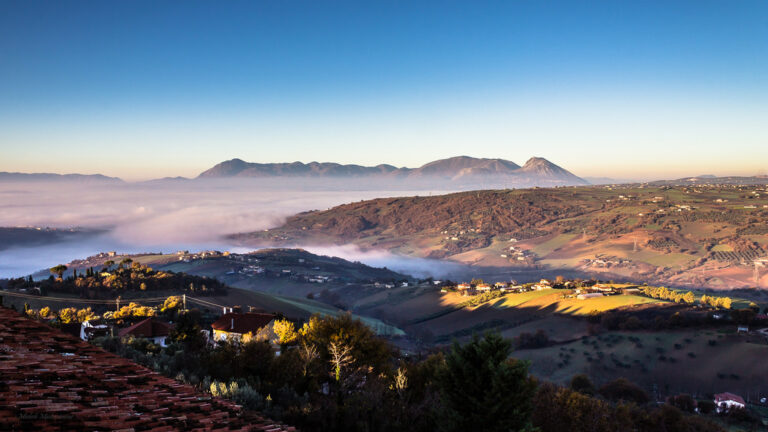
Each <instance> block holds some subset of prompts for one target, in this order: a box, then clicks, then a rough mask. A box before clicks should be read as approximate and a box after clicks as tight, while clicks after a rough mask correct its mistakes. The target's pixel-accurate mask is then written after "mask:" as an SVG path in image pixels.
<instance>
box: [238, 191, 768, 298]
mask: <svg viewBox="0 0 768 432" xmlns="http://www.w3.org/2000/svg"><path fill="white" fill-rule="evenodd" d="M767 227H768V194H766V187H765V186H764V185H729V184H723V185H706V184H697V185H696V186H666V185H663V186H657V187H653V186H649V185H647V184H635V185H624V186H609V187H605V186H604V187H572V188H540V189H515V190H482V191H472V192H460V193H453V194H448V195H436V196H427V197H425V196H421V197H419V196H416V197H401V198H381V199H375V200H369V201H361V202H354V203H350V204H344V205H341V206H337V207H334V208H331V209H329V210H324V211H313V212H305V213H300V214H297V215H295V216H293V217H291V218H288V220H287V221H286V222H285V224H284V225H283V226H282V227H279V228H276V229H271V230H269V231H266V232H254V233H248V234H240V235H236V236H233V237H232V238H234V239H236V240H238V241H240V242H241V243H242V244H244V245H247V246H249V247H254V246H256V245H328V244H336V245H338V244H353V245H355V246H357V247H359V248H361V249H363V250H373V249H385V250H388V251H390V252H392V253H396V254H402V255H411V256H416V257H421V258H425V257H426V258H438V259H450V260H453V261H458V262H461V263H464V264H470V265H473V266H484V267H494V268H498V269H500V271H502V270H501V269H506V271H513V272H514V271H521V270H524V269H528V270H530V269H540V270H552V271H561V270H560V269H562V271H565V272H567V271H581V272H586V273H590V274H602V275H604V276H605V274H606V273H607V274H609V276H607V277H608V278H616V280H619V279H620V278H626V280H634V281H639V280H643V281H648V282H654V283H660V284H663V285H672V286H686V287H688V286H698V287H707V288H716V289H723V288H747V287H761V288H768V271H765V270H764V269H765V265H766V264H768V228H767ZM755 268H757V270H755ZM603 278H605V277H603Z"/></svg>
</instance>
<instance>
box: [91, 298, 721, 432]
mask: <svg viewBox="0 0 768 432" xmlns="http://www.w3.org/2000/svg"><path fill="white" fill-rule="evenodd" d="M203 327H204V326H203V324H202V321H201V319H200V314H199V312H197V311H194V310H193V311H189V312H187V313H182V314H179V315H178V317H177V319H176V325H175V327H174V329H173V331H172V334H171V337H170V339H171V343H170V344H169V345H168V346H167V347H165V348H161V347H159V346H157V345H154V344H152V343H151V342H149V341H146V340H141V339H131V338H129V339H123V340H121V339H117V338H113V337H105V338H101V339H99V340H98V341H97V343H98V344H99V345H101V346H102V347H104V348H106V349H108V350H110V351H112V352H115V353H117V354H120V355H122V356H125V357H128V358H130V359H132V360H134V361H137V362H139V363H142V364H144V365H147V366H149V367H151V368H153V369H155V370H157V371H158V372H161V373H163V374H165V375H167V376H170V377H175V378H176V379H178V380H180V381H183V382H186V383H188V384H191V385H193V386H196V387H198V388H199V389H201V390H204V391H207V392H209V393H211V394H213V395H215V396H222V397H228V398H231V399H233V400H235V401H236V402H237V403H238V404H241V405H243V406H244V407H246V408H250V409H258V410H261V411H263V412H264V413H265V414H267V415H268V416H270V417H272V418H274V419H275V420H279V421H283V422H286V423H288V424H292V425H295V426H297V427H298V428H299V429H301V430H310V431H337V430H350V431H389V430H403V431H434V430H442V431H459V430H461V431H465V430H483V431H533V430H539V431H541V432H550V431H552V432H555V431H558V432H560V431H563V430H569V431H602V430H604V431H609V430H611V431H613V430H635V431H656V430H666V431H689V430H701V431H720V430H722V429H720V428H719V427H718V426H717V425H715V424H714V423H712V422H710V421H708V420H706V419H703V418H700V417H696V416H693V415H690V414H687V413H684V412H683V411H681V410H679V409H678V408H675V407H673V406H667V405H665V406H663V407H661V408H659V407H656V405H655V404H653V403H649V400H650V398H648V396H647V394H645V392H644V391H643V390H642V389H639V388H637V386H634V385H632V384H631V383H626V382H619V383H613V384H612V385H610V386H607V387H606V386H604V387H601V388H600V389H599V391H588V390H585V388H587V387H590V386H591V385H590V386H583V385H582V386H581V387H579V386H576V387H578V389H577V390H575V389H570V388H561V387H558V386H555V385H552V384H548V383H544V382H540V381H538V380H536V379H534V378H533V377H532V376H531V375H530V374H529V371H528V370H529V363H527V362H524V361H519V360H516V359H514V358H513V357H512V356H513V343H512V341H510V340H507V339H504V338H502V337H501V336H500V335H498V334H495V333H489V334H486V335H485V336H484V337H479V336H475V337H474V338H473V339H472V340H470V341H469V342H468V343H465V344H459V343H454V344H453V345H452V346H451V347H450V348H448V349H442V350H436V351H434V352H433V353H431V354H429V355H418V356H407V355H404V354H403V353H401V352H399V351H398V350H397V349H396V348H395V347H393V346H391V345H390V344H389V343H388V342H387V341H385V340H384V339H381V338H379V337H378V336H376V335H375V334H374V333H373V331H372V330H371V329H370V328H369V327H367V326H366V325H364V324H363V323H361V322H360V321H359V320H356V319H353V318H352V317H351V316H350V315H348V314H346V315H340V316H326V317H318V316H315V317H312V318H311V319H310V320H309V321H308V322H306V323H304V324H303V325H301V326H297V325H296V324H294V323H293V322H291V321H287V320H277V321H276V323H275V325H274V327H273V330H274V333H275V334H276V335H277V336H276V337H275V339H274V340H267V339H266V336H264V337H262V338H253V339H252V340H251V341H249V342H248V343H245V344H240V343H238V342H236V341H223V342H217V343H215V344H214V345H210V342H208V341H207V340H206V338H205V337H204V336H203V334H202V333H201V330H202V329H203ZM276 350H279V352H280V354H279V355H277V352H276Z"/></svg>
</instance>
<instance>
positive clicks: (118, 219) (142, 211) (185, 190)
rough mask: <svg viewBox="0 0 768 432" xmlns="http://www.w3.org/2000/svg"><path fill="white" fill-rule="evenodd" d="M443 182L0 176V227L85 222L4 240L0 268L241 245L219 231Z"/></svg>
mask: <svg viewBox="0 0 768 432" xmlns="http://www.w3.org/2000/svg"><path fill="white" fill-rule="evenodd" d="M401 186H402V185H401ZM429 186H433V185H429ZM446 192H450V190H440V189H437V188H423V189H406V188H403V187H400V188H397V189H390V190H386V189H384V188H383V187H382V184H381V183H380V182H366V181H356V180H350V179H332V180H328V179H324V180H319V179H285V178H282V179H226V180H176V179H168V180H156V181H151V182H143V183H118V184H114V183H109V184H107V183H99V182H90V183H89V182H13V183H11V182H2V183H0V208H1V209H2V211H1V212H0V227H41V228H45V227H51V228H57V229H73V228H74V229H79V230H83V231H84V232H83V233H82V234H78V235H74V236H70V237H68V239H67V240H65V241H55V242H54V241H52V242H50V243H47V244H39V243H35V244H34V245H24V244H6V245H4V246H5V247H1V248H0V277H18V276H23V275H27V274H30V273H32V272H34V271H37V270H40V269H44V268H47V267H51V266H53V265H56V264H59V263H67V262H69V261H71V260H73V259H78V258H84V257H86V256H90V255H94V254H96V253H99V252H103V251H110V250H115V251H118V252H119V253H142V252H166V253H167V252H173V251H176V250H183V249H187V250H206V249H215V250H222V251H223V250H229V251H233V252H247V251H248V250H250V249H248V248H243V247H239V246H237V245H235V244H233V243H231V242H229V241H228V240H227V239H226V236H227V235H228V234H233V233H240V232H250V231H258V230H264V229H269V228H273V227H277V226H279V225H281V224H282V223H283V221H284V220H285V218H287V217H289V216H291V215H293V214H295V213H298V212H302V211H308V210H315V209H327V208H330V207H333V206H336V205H339V204H344V203H348V202H352V201H359V200H365V199H372V198H380V197H392V196H410V195H429V194H439V193H446ZM89 230H99V231H98V232H96V233H94V232H91V231H89ZM296 246H301V245H296ZM307 249H308V250H310V251H313V252H315V253H321V254H325V255H335V256H341V257H342V258H346V259H351V260H359V261H362V262H365V263H366V264H370V265H374V266H387V267H389V268H391V269H393V270H398V271H405V272H408V273H412V274H416V275H423V276H434V277H439V276H440V275H441V274H445V273H446V271H448V270H450V269H452V268H453V267H452V265H451V264H449V263H442V262H439V261H434V260H419V259H413V258H405V257H397V256H393V255H392V254H389V253H387V252H384V251H372V252H361V251H359V250H358V249H356V248H354V247H351V246H350V247H327V248H323V247H309V248H307Z"/></svg>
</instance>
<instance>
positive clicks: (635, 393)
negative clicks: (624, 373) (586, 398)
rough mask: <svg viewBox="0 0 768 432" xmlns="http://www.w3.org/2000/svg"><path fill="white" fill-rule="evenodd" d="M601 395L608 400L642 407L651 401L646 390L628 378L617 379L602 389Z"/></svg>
mask: <svg viewBox="0 0 768 432" xmlns="http://www.w3.org/2000/svg"><path fill="white" fill-rule="evenodd" d="M600 394H601V395H603V397H605V398H606V399H608V400H612V401H626V402H635V403H637V404H640V405H642V404H645V403H647V402H648V401H649V400H650V399H651V398H650V397H649V396H648V393H646V392H645V390H643V389H641V388H640V387H638V386H637V384H634V383H632V382H630V381H629V380H627V379H626V378H617V379H615V380H613V381H611V382H609V383H608V384H606V385H604V386H602V387H600Z"/></svg>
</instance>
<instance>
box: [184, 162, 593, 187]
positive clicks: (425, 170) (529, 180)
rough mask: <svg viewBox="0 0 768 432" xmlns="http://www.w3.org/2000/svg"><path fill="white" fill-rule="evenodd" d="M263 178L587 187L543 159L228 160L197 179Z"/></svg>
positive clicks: (580, 180) (568, 173)
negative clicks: (414, 163)
mask: <svg viewBox="0 0 768 432" xmlns="http://www.w3.org/2000/svg"><path fill="white" fill-rule="evenodd" d="M231 177H238V178H249V177H251V178H252V177H256V178H265V177H318V178H320V177H323V178H346V177H355V178H363V177H365V178H373V179H384V180H394V179H399V180H403V181H417V180H423V179H438V180H448V181H452V182H459V183H471V182H477V181H493V180H499V181H507V182H511V183H512V184H521V185H526V186H535V185H538V184H542V185H552V186H554V185H584V184H588V183H587V182H586V181H585V180H584V179H581V178H579V177H577V176H575V175H574V174H572V173H571V172H569V171H567V170H565V169H563V168H561V167H559V166H557V165H555V164H553V163H552V162H549V161H548V160H546V159H543V158H538V157H537V158H531V159H530V160H528V162H526V164H525V165H524V166H522V167H521V166H520V165H518V164H516V163H514V162H512V161H508V160H504V159H482V158H473V157H469V156H457V157H452V158H448V159H441V160H437V161H433V162H430V163H427V164H425V165H423V166H421V167H419V168H396V167H394V166H392V165H386V164H382V165H377V166H373V167H366V166H361V165H341V164H337V163H330V162H324V163H320V162H310V163H307V164H305V163H302V162H292V163H267V164H261V163H250V162H245V161H243V160H241V159H232V160H228V161H225V162H222V163H219V164H217V165H216V166H214V167H212V168H210V169H208V170H207V171H204V172H203V173H201V174H200V175H199V176H198V178H204V179H205V178H208V179H210V178H231Z"/></svg>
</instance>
